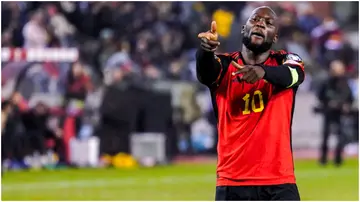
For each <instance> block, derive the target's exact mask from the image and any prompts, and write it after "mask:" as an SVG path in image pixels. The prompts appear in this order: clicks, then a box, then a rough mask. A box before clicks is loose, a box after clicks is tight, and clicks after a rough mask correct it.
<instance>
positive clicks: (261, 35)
mask: <svg viewBox="0 0 360 202" xmlns="http://www.w3.org/2000/svg"><path fill="white" fill-rule="evenodd" d="M252 35H254V36H258V37H261V38H265V35H264V34H263V33H260V32H252V33H251V36H252Z"/></svg>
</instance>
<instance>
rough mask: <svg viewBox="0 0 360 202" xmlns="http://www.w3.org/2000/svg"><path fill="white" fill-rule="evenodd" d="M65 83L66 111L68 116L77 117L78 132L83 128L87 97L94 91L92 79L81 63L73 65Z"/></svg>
mask: <svg viewBox="0 0 360 202" xmlns="http://www.w3.org/2000/svg"><path fill="white" fill-rule="evenodd" d="M65 82H66V83H65V95H64V103H63V106H64V110H65V111H66V114H68V115H70V114H72V115H74V116H75V117H76V119H75V120H76V124H75V125H76V126H75V127H76V131H77V132H78V131H79V130H80V127H81V117H80V114H82V112H83V109H84V105H85V100H86V97H87V95H88V93H89V92H91V91H92V90H93V86H92V83H91V79H90V77H89V76H88V74H87V73H86V70H85V67H84V64H83V63H82V62H81V61H77V62H75V63H73V64H72V66H71V68H70V70H69V71H68V74H67V78H66V81H65Z"/></svg>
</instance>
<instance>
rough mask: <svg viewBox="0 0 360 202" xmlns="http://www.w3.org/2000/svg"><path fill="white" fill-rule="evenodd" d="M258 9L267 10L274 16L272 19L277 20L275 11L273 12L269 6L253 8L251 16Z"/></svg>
mask: <svg viewBox="0 0 360 202" xmlns="http://www.w3.org/2000/svg"><path fill="white" fill-rule="evenodd" d="M259 9H267V10H269V11H270V12H271V13H272V15H273V16H274V18H277V15H276V13H275V11H274V10H273V9H271V8H270V7H269V6H260V7H257V8H255V9H254V10H253V11H252V13H251V15H254V14H255V13H256V11H257V10H259Z"/></svg>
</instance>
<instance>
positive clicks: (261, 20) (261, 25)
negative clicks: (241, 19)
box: [255, 18, 266, 29]
mask: <svg viewBox="0 0 360 202" xmlns="http://www.w3.org/2000/svg"><path fill="white" fill-rule="evenodd" d="M265 24H266V23H265V19H262V18H261V19H260V20H258V21H257V22H256V24H255V25H256V26H257V27H261V28H263V29H265Z"/></svg>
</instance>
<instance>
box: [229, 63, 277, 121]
mask: <svg viewBox="0 0 360 202" xmlns="http://www.w3.org/2000/svg"><path fill="white" fill-rule="evenodd" d="M231 70H235V69H234V68H231ZM235 71H236V70H235ZM240 78H241V75H236V76H232V77H231V79H230V80H229V88H228V92H227V96H228V98H229V99H228V102H229V103H228V107H230V112H231V113H232V115H236V116H242V115H251V114H254V113H255V114H257V113H260V112H262V111H263V110H264V109H265V107H266V104H267V103H268V101H269V99H270V97H271V94H272V91H273V89H272V88H273V85H271V84H270V83H268V82H267V81H266V80H264V79H261V80H259V81H257V82H256V83H254V84H250V83H246V82H244V81H241V79H240Z"/></svg>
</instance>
